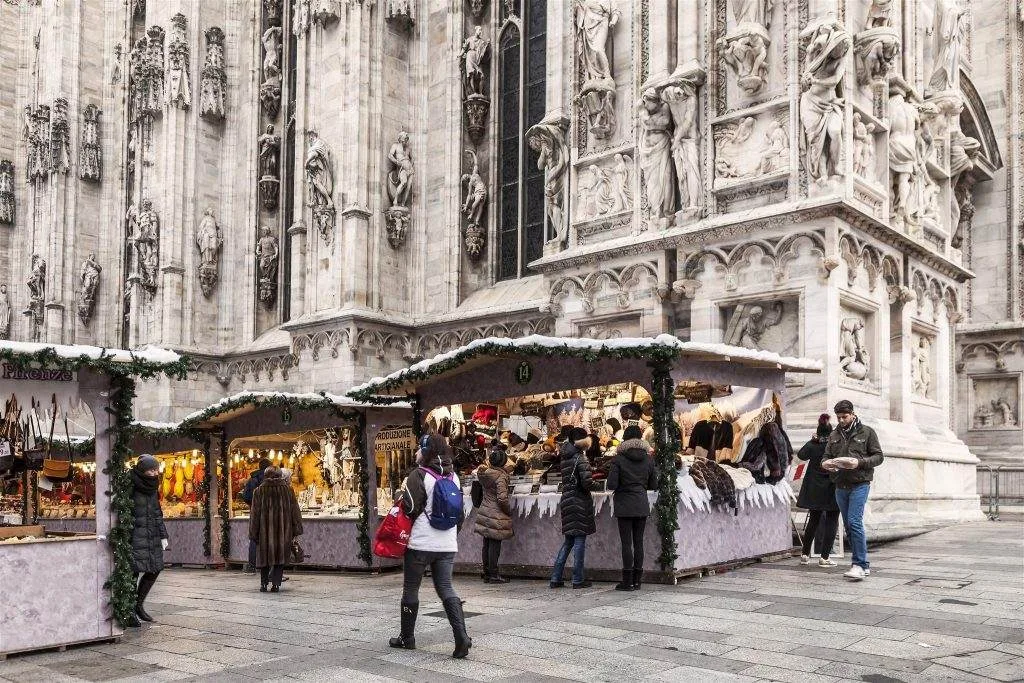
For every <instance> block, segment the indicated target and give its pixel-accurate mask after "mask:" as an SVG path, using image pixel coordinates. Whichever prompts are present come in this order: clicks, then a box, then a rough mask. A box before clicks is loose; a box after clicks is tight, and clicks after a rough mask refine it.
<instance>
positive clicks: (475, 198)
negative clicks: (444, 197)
mask: <svg viewBox="0 0 1024 683" xmlns="http://www.w3.org/2000/svg"><path fill="white" fill-rule="evenodd" d="M466 154H467V155H469V156H470V157H471V158H472V160H473V168H472V170H471V171H470V172H469V173H464V174H463V175H462V187H463V191H464V193H465V195H466V200H465V201H464V202H463V203H462V215H463V216H465V217H466V221H467V225H466V237H465V240H466V254H467V255H468V256H469V258H471V259H473V260H476V259H478V258H480V255H481V254H482V253H483V250H484V246H485V245H486V241H487V228H486V226H485V225H484V222H483V220H484V211H485V210H486V208H487V194H488V192H487V183H485V182H484V179H483V178H482V177H481V176H480V166H479V164H478V163H477V156H476V152H474V151H473V150H471V149H467V150H466Z"/></svg>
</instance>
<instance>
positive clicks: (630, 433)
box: [622, 425, 644, 441]
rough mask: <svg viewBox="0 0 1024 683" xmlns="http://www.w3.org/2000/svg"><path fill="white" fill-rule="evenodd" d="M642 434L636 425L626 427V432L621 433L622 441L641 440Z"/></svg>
mask: <svg viewBox="0 0 1024 683" xmlns="http://www.w3.org/2000/svg"><path fill="white" fill-rule="evenodd" d="M642 438H644V433H643V431H642V430H641V429H640V427H638V426H637V425H630V426H628V427H626V431H624V432H623V433H622V440H623V441H629V440H630V439H642Z"/></svg>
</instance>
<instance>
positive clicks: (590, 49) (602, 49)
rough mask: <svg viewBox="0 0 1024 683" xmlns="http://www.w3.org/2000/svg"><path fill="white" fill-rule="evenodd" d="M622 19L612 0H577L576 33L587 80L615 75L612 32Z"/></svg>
mask: <svg viewBox="0 0 1024 683" xmlns="http://www.w3.org/2000/svg"><path fill="white" fill-rule="evenodd" d="M618 21H619V10H618V8H617V7H616V6H615V3H614V2H613V1H612V0H576V33H577V40H578V41H579V42H578V44H579V54H580V61H581V63H582V65H583V71H584V74H585V76H584V79H583V80H584V81H605V80H607V79H611V77H612V72H611V64H610V63H609V60H608V36H609V35H610V33H611V29H612V27H613V26H615V24H617V23H618Z"/></svg>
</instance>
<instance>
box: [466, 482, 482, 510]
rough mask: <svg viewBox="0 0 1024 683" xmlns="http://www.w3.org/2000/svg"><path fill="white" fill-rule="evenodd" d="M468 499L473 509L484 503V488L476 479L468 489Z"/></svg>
mask: <svg viewBox="0 0 1024 683" xmlns="http://www.w3.org/2000/svg"><path fill="white" fill-rule="evenodd" d="M469 499H470V500H471V501H473V507H475V508H478V507H480V505H481V504H482V503H483V502H484V487H483V486H482V485H481V484H480V480H479V479H477V480H476V481H474V482H473V483H472V484H471V485H470V487H469Z"/></svg>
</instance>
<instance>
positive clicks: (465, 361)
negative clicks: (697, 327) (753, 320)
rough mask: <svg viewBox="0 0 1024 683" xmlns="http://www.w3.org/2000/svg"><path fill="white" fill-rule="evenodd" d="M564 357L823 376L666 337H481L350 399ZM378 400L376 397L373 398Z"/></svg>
mask: <svg viewBox="0 0 1024 683" xmlns="http://www.w3.org/2000/svg"><path fill="white" fill-rule="evenodd" d="M555 356H565V357H573V358H581V359H585V360H598V359H601V358H623V357H628V358H641V359H643V358H647V359H655V358H663V359H672V360H675V359H683V358H689V359H692V360H699V361H717V362H722V363H734V364H737V365H740V366H744V367H751V368H772V369H775V370H780V371H784V372H803V373H816V372H821V370H822V364H821V361H817V360H811V359H809V358H792V357H788V356H780V355H779V354H777V353H774V352H771V351H758V350H756V349H747V348H742V347H738V346H729V345H727V344H711V343H702V342H684V341H680V340H679V339H677V338H676V337H673V336H672V335H668V334H662V335H659V336H657V337H654V338H647V337H637V338H626V339H608V340H601V339H587V338H568V337H545V336H541V335H532V336H529V337H521V338H519V339H505V338H500V337H491V338H488V339H479V340H477V341H474V342H471V343H469V344H467V345H465V346H463V347H461V348H458V349H455V350H454V351H449V352H447V353H442V354H440V355H438V356H435V357H434V358H431V359H428V360H424V361H420V362H419V363H415V364H414V365H411V366H409V367H408V368H406V369H404V370H399V371H397V372H393V373H391V374H390V375H388V376H387V377H376V378H374V379H372V380H370V381H369V382H367V383H366V384H363V385H361V386H358V387H356V388H354V389H352V390H351V391H350V392H349V393H348V396H349V397H351V398H353V399H355V400H358V401H373V400H374V397H381V396H405V395H408V394H411V393H413V392H415V391H416V390H417V388H418V387H420V386H423V385H425V384H429V383H430V382H432V381H434V380H436V379H438V378H440V377H441V376H442V375H443V376H446V377H450V376H451V375H453V374H457V373H460V372H465V371H466V370H469V369H471V368H475V367H479V366H481V365H486V364H488V363H490V362H493V361H495V360H497V359H499V358H524V359H525V358H535V357H548V358H550V357H555ZM377 400H379V398H378V399H377Z"/></svg>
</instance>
